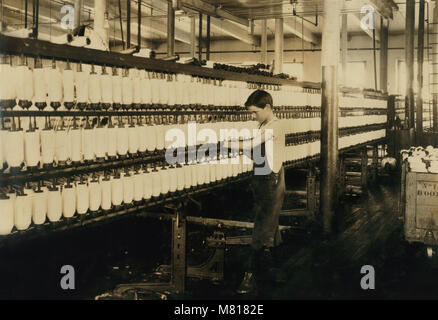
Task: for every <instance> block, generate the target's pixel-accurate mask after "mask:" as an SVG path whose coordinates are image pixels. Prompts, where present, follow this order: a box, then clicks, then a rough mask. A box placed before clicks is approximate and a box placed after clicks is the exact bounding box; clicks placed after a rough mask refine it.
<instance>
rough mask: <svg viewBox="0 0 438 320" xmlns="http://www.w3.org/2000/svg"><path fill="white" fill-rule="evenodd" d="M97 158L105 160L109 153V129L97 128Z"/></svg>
mask: <svg viewBox="0 0 438 320" xmlns="http://www.w3.org/2000/svg"><path fill="white" fill-rule="evenodd" d="M95 132H96V158H98V159H104V158H105V155H106V153H107V152H108V135H107V132H108V129H107V128H105V127H102V128H96V129H95Z"/></svg>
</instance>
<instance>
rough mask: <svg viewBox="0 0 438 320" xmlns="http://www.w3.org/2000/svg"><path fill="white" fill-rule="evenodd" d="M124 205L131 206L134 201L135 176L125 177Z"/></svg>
mask: <svg viewBox="0 0 438 320" xmlns="http://www.w3.org/2000/svg"><path fill="white" fill-rule="evenodd" d="M122 180H123V203H124V204H130V203H132V201H133V200H134V180H133V176H131V175H129V174H128V175H127V174H124V176H123V179H122Z"/></svg>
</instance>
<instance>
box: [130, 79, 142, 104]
mask: <svg viewBox="0 0 438 320" xmlns="http://www.w3.org/2000/svg"><path fill="white" fill-rule="evenodd" d="M132 82H133V99H132V101H133V103H135V104H138V105H140V104H141V102H142V96H143V94H142V92H141V91H142V89H143V88H142V86H141V85H142V82H141V79H140V78H139V77H138V75H137V76H136V77H135V78H133V79H132Z"/></svg>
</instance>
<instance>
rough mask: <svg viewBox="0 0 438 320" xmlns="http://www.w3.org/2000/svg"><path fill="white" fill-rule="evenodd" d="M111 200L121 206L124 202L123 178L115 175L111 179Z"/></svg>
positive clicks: (115, 204)
mask: <svg viewBox="0 0 438 320" xmlns="http://www.w3.org/2000/svg"><path fill="white" fill-rule="evenodd" d="M111 202H112V204H113V205H114V206H120V205H121V204H122V202H123V180H122V178H121V177H120V178H119V177H115V178H114V179H113V180H111Z"/></svg>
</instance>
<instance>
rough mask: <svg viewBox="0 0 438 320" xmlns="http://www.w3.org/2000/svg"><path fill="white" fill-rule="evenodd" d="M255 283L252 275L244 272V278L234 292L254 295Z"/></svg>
mask: <svg viewBox="0 0 438 320" xmlns="http://www.w3.org/2000/svg"><path fill="white" fill-rule="evenodd" d="M256 287H257V285H256V281H255V278H254V274H253V273H251V272H245V276H244V277H243V280H242V283H241V284H240V286H239V288H238V289H237V290H236V292H237V293H238V294H251V293H252V294H254V293H255V292H256V289H257V288H256Z"/></svg>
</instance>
